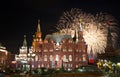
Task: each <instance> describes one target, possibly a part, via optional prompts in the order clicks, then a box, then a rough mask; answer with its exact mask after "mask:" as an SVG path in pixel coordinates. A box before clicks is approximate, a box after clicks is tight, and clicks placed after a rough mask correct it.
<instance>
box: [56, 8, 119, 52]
mask: <svg viewBox="0 0 120 77" xmlns="http://www.w3.org/2000/svg"><path fill="white" fill-rule="evenodd" d="M79 26H82V30H83V37H84V39H85V42H86V43H87V45H88V52H89V51H90V46H92V47H93V52H94V54H96V53H97V52H99V53H102V52H104V50H105V47H106V41H107V28H108V27H110V28H111V35H112V40H113V46H114V47H115V44H116V39H117V38H118V33H119V28H117V21H116V19H115V18H114V17H113V16H111V15H109V14H107V13H101V12H100V13H98V14H96V15H93V14H90V13H86V12H83V11H82V10H80V9H77V8H73V9H71V10H70V11H66V12H64V13H63V15H62V16H61V17H60V19H59V22H58V24H57V26H56V29H57V30H58V31H59V32H60V33H62V34H70V35H71V36H72V37H74V35H75V31H78V30H79ZM76 33H77V32H76Z"/></svg>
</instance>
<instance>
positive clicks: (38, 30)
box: [37, 19, 41, 32]
mask: <svg viewBox="0 0 120 77" xmlns="http://www.w3.org/2000/svg"><path fill="white" fill-rule="evenodd" d="M37 32H41V29H40V19H38V28H37Z"/></svg>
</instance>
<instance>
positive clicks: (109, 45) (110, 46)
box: [105, 27, 114, 52]
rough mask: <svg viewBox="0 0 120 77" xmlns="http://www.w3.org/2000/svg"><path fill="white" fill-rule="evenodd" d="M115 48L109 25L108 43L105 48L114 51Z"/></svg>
mask: <svg viewBox="0 0 120 77" xmlns="http://www.w3.org/2000/svg"><path fill="white" fill-rule="evenodd" d="M113 51H114V48H113V42H112V35H111V32H110V27H108V33H107V45H106V48H105V52H113Z"/></svg>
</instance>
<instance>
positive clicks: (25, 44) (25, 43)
mask: <svg viewBox="0 0 120 77" xmlns="http://www.w3.org/2000/svg"><path fill="white" fill-rule="evenodd" d="M23 46H24V47H27V41H26V35H24V40H23Z"/></svg>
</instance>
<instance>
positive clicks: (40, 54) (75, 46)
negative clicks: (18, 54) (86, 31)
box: [32, 20, 88, 70]
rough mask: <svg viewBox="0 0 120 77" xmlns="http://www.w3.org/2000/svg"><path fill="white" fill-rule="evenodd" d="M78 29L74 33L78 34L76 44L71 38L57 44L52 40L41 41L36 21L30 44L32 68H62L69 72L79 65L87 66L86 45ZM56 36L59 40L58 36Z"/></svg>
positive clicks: (63, 39)
mask: <svg viewBox="0 0 120 77" xmlns="http://www.w3.org/2000/svg"><path fill="white" fill-rule="evenodd" d="M79 28H80V29H79V30H78V32H77V33H76V34H78V37H77V38H76V39H77V42H74V41H73V38H65V37H64V38H62V39H61V40H60V41H59V42H57V41H55V40H54V39H53V38H50V39H44V40H42V32H41V30H40V21H39V20H38V28H37V32H36V33H35V37H34V38H33V42H32V47H33V53H34V54H35V57H34V62H33V63H32V68H40V67H46V68H61V67H64V68H65V69H67V70H71V69H74V68H76V67H78V66H81V65H87V64H88V54H87V45H86V42H85V41H84V38H83V31H82V28H81V26H80V27H79ZM76 34H75V35H76ZM57 36H58V39H59V35H57ZM56 39H57V38H56Z"/></svg>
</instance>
